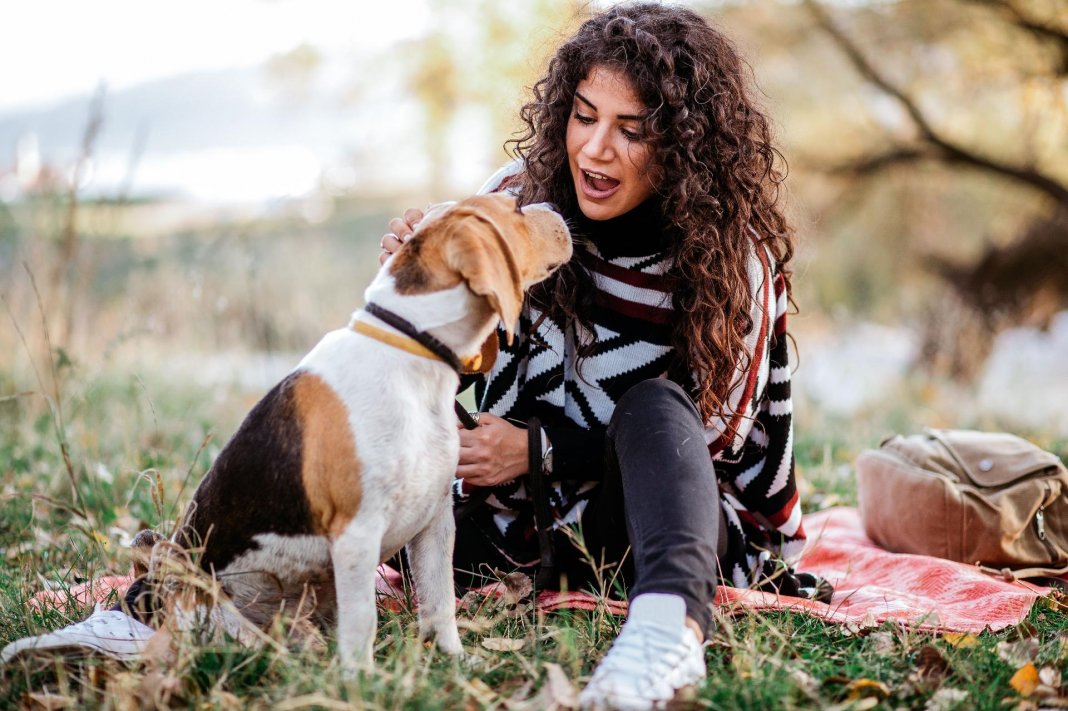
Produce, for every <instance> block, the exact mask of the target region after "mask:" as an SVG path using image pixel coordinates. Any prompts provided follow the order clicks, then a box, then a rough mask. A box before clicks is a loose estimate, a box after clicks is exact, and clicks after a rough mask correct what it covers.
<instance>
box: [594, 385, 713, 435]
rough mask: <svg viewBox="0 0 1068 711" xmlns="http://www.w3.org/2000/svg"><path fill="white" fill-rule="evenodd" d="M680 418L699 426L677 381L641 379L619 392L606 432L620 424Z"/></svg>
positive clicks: (690, 402)
mask: <svg viewBox="0 0 1068 711" xmlns="http://www.w3.org/2000/svg"><path fill="white" fill-rule="evenodd" d="M680 418H681V419H682V420H683V421H686V422H687V423H689V424H696V425H697V426H698V427H701V426H702V423H701V417H700V415H699V414H698V412H697V408H696V407H695V406H694V404H693V400H691V399H690V396H689V395H687V394H686V391H685V390H683V389H682V387H681V386H679V384H678V383H676V382H674V381H671V380H668V379H667V378H651V379H649V380H643V381H641V382H640V383H638V384H636V385H634V386H633V387H631V388H630V389H629V390H627V392H625V393H623V397H621V398H620V399H619V403H618V404H617V405H616V409H615V412H613V413H612V419H611V421H610V423H609V431H613V430H616V429H618V428H620V427H628V426H637V427H646V426H649V425H650V424H657V423H663V422H665V421H676V420H678V419H680Z"/></svg>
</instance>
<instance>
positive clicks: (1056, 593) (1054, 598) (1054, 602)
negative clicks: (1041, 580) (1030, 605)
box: [1039, 590, 1068, 612]
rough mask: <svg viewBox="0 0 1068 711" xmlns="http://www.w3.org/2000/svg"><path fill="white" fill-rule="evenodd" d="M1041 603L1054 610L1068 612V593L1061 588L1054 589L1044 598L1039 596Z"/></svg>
mask: <svg viewBox="0 0 1068 711" xmlns="http://www.w3.org/2000/svg"><path fill="white" fill-rule="evenodd" d="M1039 605H1040V606H1041V607H1045V608H1047V609H1049V610H1053V611H1054V612H1068V595H1065V594H1064V593H1063V592H1061V591H1060V590H1053V591H1051V592H1050V594H1049V595H1047V596H1046V597H1044V598H1039Z"/></svg>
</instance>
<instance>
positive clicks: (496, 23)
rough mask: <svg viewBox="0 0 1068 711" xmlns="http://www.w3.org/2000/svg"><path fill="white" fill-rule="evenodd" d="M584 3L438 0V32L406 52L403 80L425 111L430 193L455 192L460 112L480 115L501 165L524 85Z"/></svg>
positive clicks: (573, 0) (440, 195) (567, 0)
mask: <svg viewBox="0 0 1068 711" xmlns="http://www.w3.org/2000/svg"><path fill="white" fill-rule="evenodd" d="M584 6H585V4H584V3H582V2H581V1H580V0H533V1H532V2H528V3H501V2H497V1H496V0H437V2H436V3H435V4H434V5H433V12H434V20H433V22H432V27H433V28H434V29H433V30H432V31H431V32H430V33H429V34H427V35H426V36H425V37H423V38H420V39H419V40H417V41H415V42H411V43H409V44H408V45H406V46H405V47H403V48H402V49H401V54H402V56H404V57H406V58H407V59H408V66H407V70H406V84H407V86H408V87H409V89H410V90H411V91H412V93H413V94H414V95H415V96H416V97H417V98H418V99H419V102H420V104H421V105H422V106H423V110H424V117H425V119H424V131H423V138H424V141H425V146H426V155H427V156H428V159H429V161H430V176H429V179H428V188H429V191H430V193H431V196H433V197H434V198H444V197H450V196H454V191H455V187H456V186H455V185H452V184H451V183H450V178H449V175H450V169H451V155H452V150H453V149H452V146H451V143H452V142H451V140H450V135H451V132H452V130H453V128H454V124H455V122H456V121H458V120H461V117H462V116H470V115H472V114H474V115H478V116H480V117H481V124H482V125H484V126H485V134H486V135H485V136H484V139H483V141H484V145H485V146H487V147H488V152H489V153H490V155H491V156H494V157H495V158H494V159H493V160H495V161H496V163H503V161H504V160H505V156H504V154H503V152H502V150H501V146H502V145H503V143H504V141H505V140H506V139H507V138H508V137H509V136H510V135H511V134H512V133H513V132H514V131H515V130H516V129H517V128H518V126H517V123H518V119H517V117H518V108H519V106H520V105H521V103H522V101H523V99H524V89H525V88H526V87H529V86H530V85H531V84H532V83H533V82H534V81H535V80H536V78H537V77H538V75H539V74H540V73H541V71H542V69H543V66H544V64H545V62H546V61H547V58H548V56H549V55H550V54H551V52H552V51H553V50H554V49H555V48H556V44H557V43H558V42H559V41H560V39H562V38H563V37H564V36H566V35H567V34H568V33H569V31H570V29H571V28H572V27H573V26H574V25H575V23H576V22H577V21H578V20H579V14H580V12H581V8H583V7H584ZM465 111H466V112H468V113H467V114H465V113H464V112H465ZM487 177H488V175H487Z"/></svg>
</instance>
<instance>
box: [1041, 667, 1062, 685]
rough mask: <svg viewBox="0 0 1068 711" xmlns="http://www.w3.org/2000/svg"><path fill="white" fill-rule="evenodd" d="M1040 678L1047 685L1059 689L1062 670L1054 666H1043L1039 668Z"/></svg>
mask: <svg viewBox="0 0 1068 711" xmlns="http://www.w3.org/2000/svg"><path fill="white" fill-rule="evenodd" d="M1038 678H1039V681H1041V682H1042V683H1043V684H1045V685H1046V686H1049V687H1051V688H1054V689H1059V688H1060V686H1061V672H1060V670H1059V669H1056V668H1054V667H1042V668H1041V669H1039V670H1038Z"/></svg>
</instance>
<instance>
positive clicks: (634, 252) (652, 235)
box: [571, 197, 668, 259]
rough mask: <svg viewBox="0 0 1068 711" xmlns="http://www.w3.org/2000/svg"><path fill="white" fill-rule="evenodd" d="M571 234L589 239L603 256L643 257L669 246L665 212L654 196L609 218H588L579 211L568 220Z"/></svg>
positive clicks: (606, 257) (610, 257)
mask: <svg viewBox="0 0 1068 711" xmlns="http://www.w3.org/2000/svg"><path fill="white" fill-rule="evenodd" d="M571 224H572V229H571V233H572V235H573V236H575V237H577V238H579V239H588V240H589V241H591V242H593V243H594V244H595V245H596V246H597V251H598V252H600V253H601V255H602V256H603V257H604V258H605V259H615V258H616V257H644V256H647V255H650V254H656V253H657V252H662V251H663V250H664V249H665V248H666V247H667V245H668V238H667V235H666V231H665V230H664V214H663V211H661V209H660V201H659V200H658V199H657V198H656V197H651V198H648V199H647V200H646V201H645V202H643V203H642V204H640V205H638V206H637V207H635V208H634V209H633V210H631V211H630V212H626V213H624V214H622V215H619V216H617V217H613V218H611V219H608V220H591V219H590V218H588V217H586V216H585V215H583V214H582V213H581V211H580V212H579V213H578V216H577V217H575V218H574V219H572V220H571Z"/></svg>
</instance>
